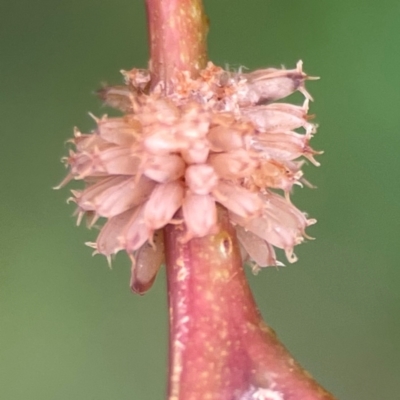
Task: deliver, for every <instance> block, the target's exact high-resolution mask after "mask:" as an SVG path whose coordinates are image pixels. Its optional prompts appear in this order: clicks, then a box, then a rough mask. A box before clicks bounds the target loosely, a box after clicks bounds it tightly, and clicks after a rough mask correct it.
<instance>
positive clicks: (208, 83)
mask: <svg viewBox="0 0 400 400" xmlns="http://www.w3.org/2000/svg"><path fill="white" fill-rule="evenodd" d="M123 74H124V77H125V83H126V86H117V87H105V88H103V89H102V90H101V91H100V96H101V97H102V98H103V99H104V101H105V103H107V104H109V105H111V106H114V107H117V108H119V109H120V110H122V111H123V112H124V113H125V115H124V116H122V117H118V118H108V117H107V116H104V117H102V118H95V121H96V123H97V128H96V129H95V130H94V131H93V132H91V133H89V134H82V133H81V132H79V131H78V130H76V131H75V135H74V138H73V139H71V142H72V143H73V145H74V147H75V149H74V150H70V153H69V156H68V157H65V159H64V162H65V163H66V165H67V166H68V168H69V174H68V175H67V177H66V179H64V181H63V182H62V183H61V185H60V186H63V185H65V184H66V183H67V182H68V181H70V180H71V179H76V180H83V181H84V183H85V187H84V189H82V190H74V191H72V194H73V196H72V197H71V199H70V200H72V201H74V202H75V203H76V205H77V215H78V221H80V220H81V219H82V216H83V215H84V214H86V215H87V217H88V224H89V226H92V225H93V224H94V223H95V222H96V221H97V219H98V218H99V217H104V218H106V219H107V222H106V223H105V224H104V226H103V227H102V229H101V231H100V234H99V236H98V238H97V241H96V242H95V243H90V245H91V246H92V247H94V248H95V252H96V253H100V254H103V255H105V256H106V257H107V258H108V259H110V257H111V256H112V255H114V254H116V253H117V252H118V251H120V250H124V251H126V252H127V253H128V255H129V256H130V257H131V259H132V261H133V264H134V265H139V266H140V274H139V273H138V270H137V271H136V275H135V273H134V275H135V276H139V275H140V278H133V283H132V286H133V287H134V288H135V290H137V291H139V292H142V291H144V290H145V289H147V288H148V287H149V285H150V284H151V282H152V281H153V280H154V276H155V274H156V272H157V270H158V267H159V265H160V264H161V263H162V262H163V247H162V245H160V243H161V241H162V240H161V241H160V239H159V238H160V237H161V231H160V230H161V229H162V228H164V227H165V226H166V225H167V224H171V223H172V224H173V223H176V222H180V221H181V220H182V219H183V221H184V224H185V235H184V236H183V238H182V239H181V240H183V241H189V240H190V239H192V238H195V237H203V236H206V235H209V234H216V233H218V232H219V222H218V213H217V205H220V206H222V207H224V208H226V209H227V210H228V211H229V215H230V220H231V223H233V224H234V225H235V226H236V230H237V234H238V238H239V241H240V243H241V246H242V247H243V249H242V250H243V254H244V255H245V257H246V258H247V257H249V258H250V260H252V261H253V264H254V266H255V269H256V270H257V268H259V267H265V266H277V265H280V263H279V262H278V261H277V260H276V256H275V251H274V247H277V248H281V249H283V250H284V251H285V253H286V257H287V259H288V261H289V262H294V261H295V260H296V256H295V255H294V253H293V248H294V246H295V245H297V244H299V243H301V242H302V241H303V240H304V237H305V229H306V227H307V226H309V225H311V224H313V223H314V222H315V220H313V219H308V218H307V216H306V215H305V214H304V213H302V212H301V211H299V210H298V209H297V208H296V207H295V206H294V205H293V204H292V203H291V202H290V200H289V193H290V191H291V189H292V187H293V185H302V180H303V178H302V176H303V174H302V171H301V167H302V165H303V163H304V161H303V160H301V158H302V157H305V158H306V159H308V160H310V161H311V162H312V163H314V164H316V165H318V163H317V162H316V160H315V159H314V155H315V154H318V153H317V152H315V151H314V150H313V149H312V148H311V147H310V145H309V141H310V139H311V138H312V136H313V134H314V133H315V132H316V126H315V125H314V124H313V123H311V122H310V118H309V117H308V116H307V112H308V103H309V99H310V98H311V96H310V95H309V94H308V92H307V91H306V90H305V87H304V81H305V80H306V79H308V78H309V77H308V76H307V75H306V74H305V73H304V72H303V71H302V63H301V62H299V63H298V64H297V67H296V69H294V70H285V69H274V68H270V69H265V70H259V71H254V72H250V73H241V72H230V71H225V70H223V69H222V68H220V67H217V66H215V65H213V64H212V63H209V64H208V65H207V67H206V69H204V70H202V71H200V74H199V76H198V77H197V78H196V79H193V78H191V77H190V75H189V73H185V72H179V73H178V72H177V73H176V74H175V75H174V76H173V78H172V80H171V82H172V86H171V87H172V88H173V90H172V91H171V90H169V91H168V92H167V91H166V90H165V87H164V86H163V85H164V83H163V82H159V83H158V84H157V85H155V86H154V85H152V84H151V82H150V79H151V78H150V74H149V73H148V71H146V70H137V69H134V70H132V71H128V72H126V71H125V72H123ZM171 82H170V83H171ZM170 83H169V84H170ZM153 86H154V87H153ZM150 88H151V90H150ZM296 90H299V91H300V92H302V93H303V94H304V95H305V97H306V98H305V101H304V104H303V105H300V106H298V105H292V104H286V103H283V102H279V103H274V101H276V100H280V99H282V98H284V97H286V96H288V95H290V94H291V93H293V92H294V91H296ZM165 93H168V94H165ZM303 182H306V181H303ZM279 193H281V194H283V196H282V195H281V194H279ZM176 215H179V218H177V217H176ZM134 270H135V269H134V268H133V271H134ZM140 288H144V290H141V289H140Z"/></svg>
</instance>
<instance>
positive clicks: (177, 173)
mask: <svg viewBox="0 0 400 400" xmlns="http://www.w3.org/2000/svg"><path fill="white" fill-rule="evenodd" d="M142 168H143V174H144V175H146V176H147V177H148V178H150V179H153V180H154V181H156V182H160V183H164V182H171V181H174V180H176V179H179V178H180V177H182V176H183V175H184V174H185V162H184V161H183V160H182V158H181V157H179V156H178V155H176V154H168V155H148V158H147V159H146V160H145V161H144V165H143V167H142Z"/></svg>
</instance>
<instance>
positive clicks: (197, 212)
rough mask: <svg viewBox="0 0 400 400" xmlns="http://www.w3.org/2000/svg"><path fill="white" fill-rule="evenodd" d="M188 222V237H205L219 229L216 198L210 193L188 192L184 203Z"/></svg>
mask: <svg viewBox="0 0 400 400" xmlns="http://www.w3.org/2000/svg"><path fill="white" fill-rule="evenodd" d="M182 211H183V217H184V220H185V224H186V229H187V233H186V237H187V239H190V238H192V237H203V236H205V235H209V234H211V233H216V231H217V229H218V220H217V208H216V206H215V200H214V199H213V198H212V197H211V196H209V195H197V194H194V193H191V192H187V193H186V196H185V199H184V201H183V205H182Z"/></svg>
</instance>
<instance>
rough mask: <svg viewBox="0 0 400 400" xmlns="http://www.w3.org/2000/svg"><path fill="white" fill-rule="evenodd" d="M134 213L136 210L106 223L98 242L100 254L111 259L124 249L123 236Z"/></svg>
mask: <svg viewBox="0 0 400 400" xmlns="http://www.w3.org/2000/svg"><path fill="white" fill-rule="evenodd" d="M134 213H135V210H128V211H125V212H124V213H122V214H120V215H117V216H115V217H113V218H110V219H109V220H108V221H107V222H106V224H105V225H104V226H103V228H102V229H101V231H100V234H99V236H98V237H97V240H96V249H97V252H98V253H100V254H104V255H105V256H107V257H109V256H111V255H112V254H116V253H117V252H118V251H120V250H122V249H123V248H124V244H123V243H122V240H121V235H122V232H123V231H124V230H125V229H126V227H127V226H128V224H129V221H130V220H131V219H132V216H133V215H134Z"/></svg>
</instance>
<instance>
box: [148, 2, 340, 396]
mask: <svg viewBox="0 0 400 400" xmlns="http://www.w3.org/2000/svg"><path fill="white" fill-rule="evenodd" d="M146 7H147V15H148V27H149V39H150V55H151V60H150V70H151V73H152V85H153V86H154V85H155V84H156V83H158V82H160V81H161V82H163V83H164V85H165V86H164V87H165V88H166V90H167V93H168V92H170V91H172V90H173V87H172V85H171V78H172V77H173V75H174V72H175V71H189V73H190V74H191V75H192V76H195V75H196V74H197V72H198V71H199V70H200V69H201V68H203V67H204V66H205V63H206V61H207V57H206V45H205V39H206V33H207V18H206V17H205V15H204V11H203V7H202V4H201V0H146ZM219 222H220V227H221V230H220V232H219V233H218V234H217V235H210V236H206V237H203V238H196V239H192V240H190V241H189V242H186V243H185V242H184V241H183V240H182V239H183V237H184V235H185V228H184V226H183V225H182V224H181V225H168V226H167V227H166V228H165V232H164V237H165V253H166V265H167V281H168V299H169V312H170V339H169V387H168V398H169V400H203V399H204V400H250V399H260V400H261V399H265V400H270V399H274V400H275V399H276V400H333V397H332V396H331V395H330V394H329V393H328V392H326V391H325V390H324V389H323V388H321V387H320V386H319V385H318V384H317V383H316V382H315V381H314V380H313V379H312V378H311V377H310V375H309V374H307V373H306V372H305V371H304V370H303V369H302V368H301V367H300V366H299V365H298V364H297V363H296V362H295V361H294V360H293V358H292V357H291V356H290V354H289V353H288V352H287V351H286V349H285V348H284V347H283V345H282V344H281V343H280V342H279V341H278V339H277V338H276V336H275V334H274V332H273V331H272V330H271V329H270V328H269V327H268V326H266V325H265V324H264V322H263V321H262V319H261V316H260V313H259V311H258V310H257V307H256V304H255V301H254V299H253V296H252V293H251V290H250V288H249V286H248V283H247V281H246V277H245V274H244V271H243V266H242V260H241V256H240V250H239V244H238V241H237V238H236V234H235V230H234V228H233V227H232V225H231V224H230V222H229V219H228V214H227V211H226V210H225V209H223V208H219ZM256 396H257V397H256Z"/></svg>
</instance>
